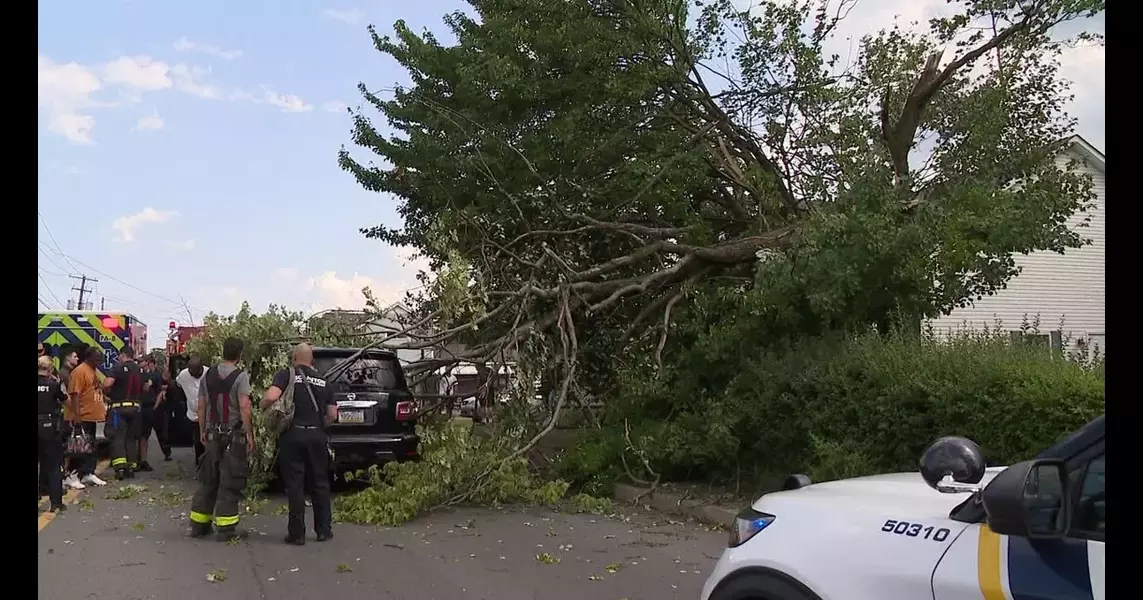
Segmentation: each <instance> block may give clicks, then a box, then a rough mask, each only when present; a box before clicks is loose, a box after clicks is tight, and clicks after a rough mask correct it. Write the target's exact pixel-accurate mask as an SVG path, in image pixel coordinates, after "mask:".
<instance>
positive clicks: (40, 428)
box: [36, 356, 67, 512]
mask: <svg viewBox="0 0 1143 600" xmlns="http://www.w3.org/2000/svg"><path fill="white" fill-rule="evenodd" d="M37 365H38V367H39V379H37V382H36V383H37V389H38V391H39V403H38V406H39V408H38V409H37V410H38V413H39V414H38V416H39V419H38V424H37V429H36V432H37V435H38V437H39V455H40V456H39V458H40V473H41V480H42V481H44V483H45V485H46V487H47V490H46V491H47V493H48V499H49V500H51V507H50V508H49V509H48V510H51V511H53V512H59V511H62V510H67V507H65V506H64V503H63V473H61V472H60V463H61V462H63V440H61V439H60V423H61V416H62V415H61V409H62V408H63V403H64V402H65V401H66V400H67V393H66V392H64V390H63V387H62V386H61V385H60V382H59V381H56V380H55V379H54V378H53V377H52V367H53V366H54V365H53V364H52V358H51V357H50V356H40V357H39V362H38V363H37Z"/></svg>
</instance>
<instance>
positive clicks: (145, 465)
mask: <svg viewBox="0 0 1143 600" xmlns="http://www.w3.org/2000/svg"><path fill="white" fill-rule="evenodd" d="M154 470H155V469H154V468H152V467H151V463H149V462H147V461H143V462H141V463H139V468H138V469H136V471H143V472H146V473H150V472H151V471H154Z"/></svg>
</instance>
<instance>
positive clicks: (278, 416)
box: [264, 367, 321, 435]
mask: <svg viewBox="0 0 1143 600" xmlns="http://www.w3.org/2000/svg"><path fill="white" fill-rule="evenodd" d="M297 375H298V369H297V368H296V367H295V368H293V369H290V385H288V386H286V389H284V390H282V395H281V396H278V399H277V400H275V401H274V403H273V404H271V405H270V407H269V408H267V409H266V412H265V413H264V415H265V418H266V427H267V428H269V429H270V431H273V432H274V433H275V434H279V435H280V434H281V433H283V432H284V431H286V430H287V429H289V428H290V425H293V423H294V387H296V386H297ZM303 381H304V379H303ZM306 389H307V391H309V393H310V402H313V405H314V412H317V413H318V417H319V418H320V417H321V411H319V410H318V405H317V400H315V399H314V398H315V396H314V390H313V388H312V387H310V384H309V383H306Z"/></svg>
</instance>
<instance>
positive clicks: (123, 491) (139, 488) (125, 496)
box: [107, 483, 147, 500]
mask: <svg viewBox="0 0 1143 600" xmlns="http://www.w3.org/2000/svg"><path fill="white" fill-rule="evenodd" d="M145 491H147V486H145V485H138V484H135V483H129V484H127V485H124V486H121V487H119V488H118V489H116V490H115V491H114V492H111V493H110V494H109V495H108V496H107V497H108V498H111V499H112V500H130V499H131V498H134V497H135V496H138V495H139V494H142V493H143V492H145Z"/></svg>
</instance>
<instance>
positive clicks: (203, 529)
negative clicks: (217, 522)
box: [188, 523, 211, 538]
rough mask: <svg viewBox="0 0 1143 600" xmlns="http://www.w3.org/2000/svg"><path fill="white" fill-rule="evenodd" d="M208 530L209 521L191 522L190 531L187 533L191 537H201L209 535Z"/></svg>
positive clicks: (209, 529) (209, 528)
mask: <svg viewBox="0 0 1143 600" xmlns="http://www.w3.org/2000/svg"><path fill="white" fill-rule="evenodd" d="M210 531H211V526H210V523H191V527H190V533H188V535H190V537H192V538H201V537H206V536H207V535H209V534H210Z"/></svg>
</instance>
